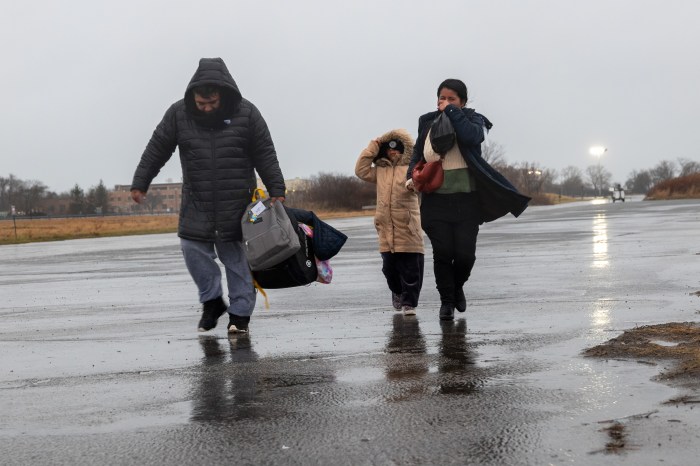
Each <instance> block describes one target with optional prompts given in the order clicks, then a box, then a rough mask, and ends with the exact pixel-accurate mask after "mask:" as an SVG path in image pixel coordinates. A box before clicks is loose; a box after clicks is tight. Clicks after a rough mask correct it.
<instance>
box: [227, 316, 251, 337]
mask: <svg viewBox="0 0 700 466" xmlns="http://www.w3.org/2000/svg"><path fill="white" fill-rule="evenodd" d="M249 323H250V316H238V315H236V314H229V315H228V333H248V324H249Z"/></svg>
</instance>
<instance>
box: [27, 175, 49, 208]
mask: <svg viewBox="0 0 700 466" xmlns="http://www.w3.org/2000/svg"><path fill="white" fill-rule="evenodd" d="M23 184H24V186H22V188H21V193H22V196H21V197H22V204H21V207H22V210H23V211H24V212H25V213H27V214H32V213H35V212H37V211H38V208H37V207H38V205H39V201H41V199H43V198H44V196H45V194H46V191H47V190H48V187H47V186H46V185H45V184H44V183H42V182H41V181H25V182H24V183H23Z"/></svg>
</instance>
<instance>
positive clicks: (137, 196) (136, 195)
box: [131, 189, 146, 204]
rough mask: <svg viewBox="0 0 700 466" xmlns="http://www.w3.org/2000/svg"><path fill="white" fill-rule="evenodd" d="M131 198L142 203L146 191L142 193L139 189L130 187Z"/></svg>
mask: <svg viewBox="0 0 700 466" xmlns="http://www.w3.org/2000/svg"><path fill="white" fill-rule="evenodd" d="M131 198H132V199H133V200H134V202H135V203H137V204H142V203H143V202H144V201H145V200H146V193H144V192H143V191H141V190H140V189H132V190H131Z"/></svg>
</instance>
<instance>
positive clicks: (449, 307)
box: [440, 303, 455, 320]
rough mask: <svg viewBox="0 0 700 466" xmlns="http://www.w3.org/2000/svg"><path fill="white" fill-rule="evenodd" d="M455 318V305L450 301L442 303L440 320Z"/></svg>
mask: <svg viewBox="0 0 700 466" xmlns="http://www.w3.org/2000/svg"><path fill="white" fill-rule="evenodd" d="M454 318H455V306H454V304H452V303H442V305H441V306H440V320H453V319H454Z"/></svg>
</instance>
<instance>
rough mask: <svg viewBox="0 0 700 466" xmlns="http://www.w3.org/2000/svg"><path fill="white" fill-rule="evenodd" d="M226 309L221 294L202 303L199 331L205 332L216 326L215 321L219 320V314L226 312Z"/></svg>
mask: <svg viewBox="0 0 700 466" xmlns="http://www.w3.org/2000/svg"><path fill="white" fill-rule="evenodd" d="M226 309H228V306H227V305H226V303H225V302H224V299H223V298H222V297H221V296H219V297H218V298H215V299H211V300H209V301H206V302H205V303H204V304H202V318H201V319H199V331H200V332H206V331H207V330H211V329H213V328H214V327H216V321H217V320H219V317H221V314H223V313H224V312H226Z"/></svg>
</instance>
